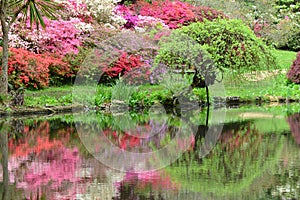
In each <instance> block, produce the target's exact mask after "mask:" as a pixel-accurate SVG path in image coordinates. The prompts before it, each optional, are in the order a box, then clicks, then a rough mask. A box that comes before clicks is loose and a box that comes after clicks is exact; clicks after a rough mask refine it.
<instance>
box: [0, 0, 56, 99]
mask: <svg viewBox="0 0 300 200" xmlns="http://www.w3.org/2000/svg"><path fill="white" fill-rule="evenodd" d="M58 8H59V6H58V4H56V3H54V2H52V1H51V0H39V1H35V0H25V1H24V0H1V1H0V20H1V28H2V35H3V38H2V59H1V75H0V95H7V93H8V53H9V52H8V51H9V50H8V48H9V44H8V43H9V38H8V34H9V31H10V28H11V26H12V24H13V23H14V22H15V21H16V20H17V19H18V18H19V17H20V14H23V15H22V16H23V18H22V19H23V20H26V19H27V17H28V16H29V20H30V25H31V26H32V25H33V24H36V26H37V28H38V27H39V25H41V26H42V27H43V28H45V23H44V20H43V18H42V16H46V17H48V18H56V17H55V14H54V13H55V12H56V11H57V9H58Z"/></svg>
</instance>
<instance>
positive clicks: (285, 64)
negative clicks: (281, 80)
mask: <svg viewBox="0 0 300 200" xmlns="http://www.w3.org/2000/svg"><path fill="white" fill-rule="evenodd" d="M274 54H275V56H276V59H277V62H278V65H279V67H280V69H289V68H290V66H291V65H292V63H293V61H294V60H295V59H296V55H297V52H294V51H283V50H276V51H275V52H274Z"/></svg>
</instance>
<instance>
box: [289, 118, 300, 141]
mask: <svg viewBox="0 0 300 200" xmlns="http://www.w3.org/2000/svg"><path fill="white" fill-rule="evenodd" d="M287 121H288V123H289V125H290V129H291V132H292V135H293V137H294V139H295V141H296V143H297V144H298V145H300V113H296V114H294V115H291V116H289V117H288V119H287Z"/></svg>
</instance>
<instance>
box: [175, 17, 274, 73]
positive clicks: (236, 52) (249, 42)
mask: <svg viewBox="0 0 300 200" xmlns="http://www.w3.org/2000/svg"><path fill="white" fill-rule="evenodd" d="M176 31H179V32H181V33H185V34H187V35H188V36H190V37H191V38H193V39H194V40H195V41H197V42H198V43H199V44H200V45H201V46H202V47H203V48H204V49H206V50H207V51H208V52H209V53H210V54H211V56H212V59H213V60H214V63H215V64H216V65H217V66H218V67H219V68H221V69H223V70H230V72H231V73H235V74H236V75H237V74H240V73H242V72H252V71H257V70H268V69H270V68H276V62H275V57H274V55H273V53H272V49H271V48H270V47H268V46H267V45H266V44H265V43H264V42H263V41H262V40H261V39H259V38H257V37H256V36H255V34H254V33H253V32H252V31H251V30H250V29H249V28H248V27H247V26H245V25H244V24H243V22H242V21H240V20H222V19H219V20H216V21H204V22H203V23H193V24H191V25H189V26H186V27H182V28H181V29H178V30H176Z"/></svg>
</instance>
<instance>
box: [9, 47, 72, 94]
mask: <svg viewBox="0 0 300 200" xmlns="http://www.w3.org/2000/svg"><path fill="white" fill-rule="evenodd" d="M74 73H75V71H74V70H72V69H71V68H70V67H69V64H68V63H66V62H64V61H63V59H62V57H60V56H57V55H54V54H50V53H44V54H35V53H33V52H30V51H27V50H24V49H15V48H11V49H10V55H9V59H8V75H9V82H10V84H12V85H13V86H14V88H18V87H20V86H25V87H27V88H36V89H39V88H43V87H46V86H48V84H49V81H50V79H51V78H63V79H66V78H67V77H71V76H73V75H74Z"/></svg>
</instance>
